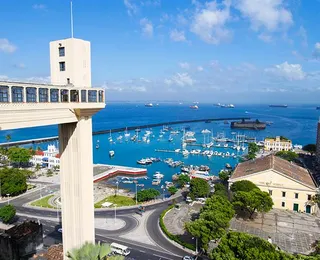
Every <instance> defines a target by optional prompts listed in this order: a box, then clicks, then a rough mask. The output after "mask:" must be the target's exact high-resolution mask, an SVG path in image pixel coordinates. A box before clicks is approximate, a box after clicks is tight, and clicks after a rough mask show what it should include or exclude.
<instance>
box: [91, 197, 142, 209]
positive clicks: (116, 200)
mask: <svg viewBox="0 0 320 260" xmlns="http://www.w3.org/2000/svg"><path fill="white" fill-rule="evenodd" d="M105 202H110V203H113V204H117V207H123V206H133V205H136V202H135V200H134V199H133V198H131V197H127V196H120V195H117V196H114V195H112V196H109V197H106V198H105V199H103V200H101V201H99V202H97V203H95V204H94V207H95V208H101V207H102V204H103V203H105Z"/></svg>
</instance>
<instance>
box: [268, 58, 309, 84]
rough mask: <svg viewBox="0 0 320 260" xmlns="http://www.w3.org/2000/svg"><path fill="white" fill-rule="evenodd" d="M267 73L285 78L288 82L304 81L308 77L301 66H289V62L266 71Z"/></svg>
mask: <svg viewBox="0 0 320 260" xmlns="http://www.w3.org/2000/svg"><path fill="white" fill-rule="evenodd" d="M265 71H266V72H269V73H272V74H274V75H277V76H280V77H283V78H285V79H287V80H290V81H293V80H302V79H304V78H305V77H306V73H305V72H304V71H303V70H302V66H301V65H300V64H289V63H288V62H287V61H286V62H284V63H282V64H279V65H275V66H274V67H273V68H268V69H265Z"/></svg>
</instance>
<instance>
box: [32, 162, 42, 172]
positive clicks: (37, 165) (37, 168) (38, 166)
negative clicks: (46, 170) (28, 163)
mask: <svg viewBox="0 0 320 260" xmlns="http://www.w3.org/2000/svg"><path fill="white" fill-rule="evenodd" d="M34 169H35V171H36V172H38V171H39V170H40V169H41V164H39V163H37V164H36V166H35V167H34Z"/></svg>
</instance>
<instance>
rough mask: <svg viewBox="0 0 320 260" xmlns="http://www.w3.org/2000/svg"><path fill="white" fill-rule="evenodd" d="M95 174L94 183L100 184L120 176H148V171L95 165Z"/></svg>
mask: <svg viewBox="0 0 320 260" xmlns="http://www.w3.org/2000/svg"><path fill="white" fill-rule="evenodd" d="M93 174H94V176H93V182H99V181H101V180H106V179H109V178H112V177H116V176H118V175H125V176H131V177H137V176H143V175H146V174H147V169H144V168H134V167H127V166H119V165H108V164H95V165H94V167H93Z"/></svg>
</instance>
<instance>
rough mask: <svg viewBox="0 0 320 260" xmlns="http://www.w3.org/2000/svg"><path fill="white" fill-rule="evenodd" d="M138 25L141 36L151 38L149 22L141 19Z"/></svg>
mask: <svg viewBox="0 0 320 260" xmlns="http://www.w3.org/2000/svg"><path fill="white" fill-rule="evenodd" d="M140 25H141V30H142V33H143V35H145V36H147V37H152V36H153V25H152V22H151V21H150V20H148V19H147V18H143V19H141V20H140Z"/></svg>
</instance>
